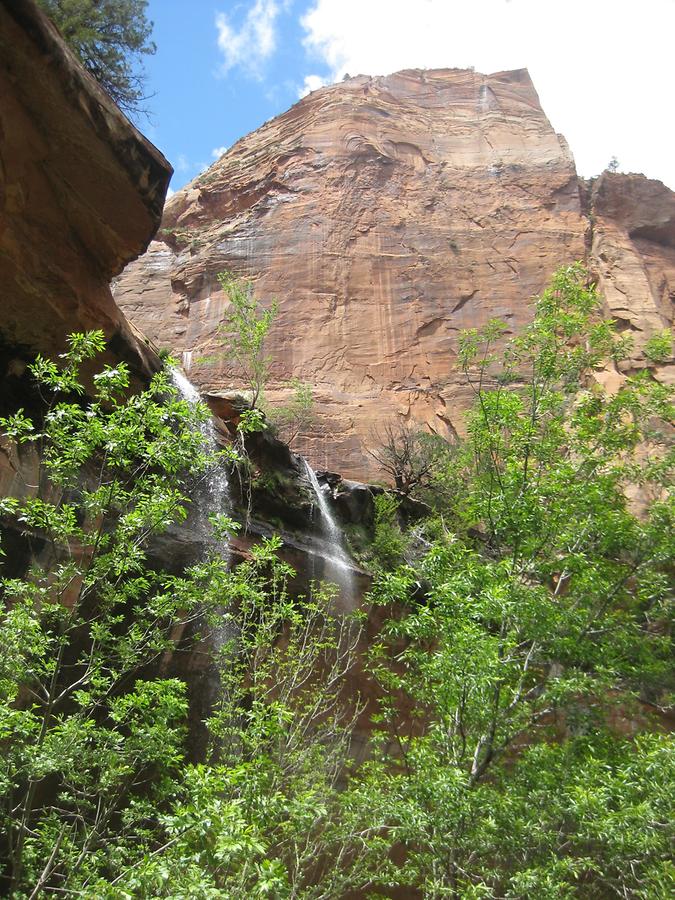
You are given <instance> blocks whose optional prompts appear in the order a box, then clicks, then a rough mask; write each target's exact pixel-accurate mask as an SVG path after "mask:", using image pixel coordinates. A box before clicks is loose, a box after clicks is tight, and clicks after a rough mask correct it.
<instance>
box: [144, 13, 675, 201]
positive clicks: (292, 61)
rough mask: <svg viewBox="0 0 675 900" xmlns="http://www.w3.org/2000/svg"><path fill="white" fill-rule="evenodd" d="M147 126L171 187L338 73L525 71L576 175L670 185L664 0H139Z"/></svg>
mask: <svg viewBox="0 0 675 900" xmlns="http://www.w3.org/2000/svg"><path fill="white" fill-rule="evenodd" d="M148 9H149V16H150V18H151V19H152V20H153V21H154V23H155V29H154V35H153V37H154V40H155V42H156V44H157V53H156V55H155V56H153V57H149V58H148V59H147V61H146V72H147V75H148V92H149V93H150V94H154V96H152V97H151V99H150V100H149V101H148V104H147V105H148V108H149V110H150V113H151V120H150V123H149V124H148V123H147V122H141V127H142V130H143V131H144V132H145V133H146V134H147V135H148V137H149V138H150V140H152V141H153V142H154V143H155V144H156V145H157V146H158V147H159V148H160V150H162V152H163V153H164V154H165V155H166V156H167V158H168V159H169V161H170V162H171V163H172V165H173V166H174V168H175V170H176V171H175V174H174V177H173V180H172V183H171V188H172V189H173V190H176V189H178V188H180V187H182V186H183V185H184V184H186V183H187V182H188V181H190V180H191V179H192V178H194V177H195V176H196V175H197V174H198V173H199V172H200V171H201V170H202V169H203V168H205V167H206V166H208V165H210V164H211V163H212V162H213V161H214V158H216V156H217V155H218V153H219V152H220V151H221V150H222V148H227V147H229V146H230V145H231V144H233V143H234V142H235V141H236V140H237V139H238V138H240V137H242V136H243V135H244V134H247V133H248V132H249V131H251V130H253V129H255V128H257V127H258V126H259V125H261V124H262V123H263V122H264V121H265V120H266V119H269V118H270V117H272V116H275V115H277V114H279V113H281V112H283V111H284V110H285V109H287V108H288V107H289V106H291V105H292V104H293V103H295V102H296V101H297V100H298V98H299V97H300V95H301V94H302V92H303V90H306V89H307V88H308V87H312V88H314V87H318V86H320V85H321V84H327V83H331V82H333V81H338V80H340V79H341V78H342V77H343V76H344V75H345V73H349V74H351V75H356V74H359V73H365V74H369V75H382V74H388V73H389V72H393V71H396V70H397V69H403V68H416V67H421V68H423V67H427V68H435V67H444V66H448V67H469V66H474V67H475V68H476V70H477V71H480V72H495V71H499V70H501V69H509V68H520V67H523V66H526V67H527V68H529V70H530V74H531V75H532V78H533V80H534V83H535V86H536V88H537V90H538V92H539V96H540V98H541V101H542V105H543V107H544V110H545V112H546V113H547V115H548V117H549V119H550V120H551V122H552V124H553V126H554V127H555V128H556V130H557V131H559V132H561V133H562V134H564V135H565V137H566V138H567V139H568V141H569V144H570V146H571V149H572V152H573V153H574V155H575V158H576V162H577V168H578V169H579V171H580V173H581V174H582V175H584V176H587V177H588V176H591V175H595V174H597V173H598V172H599V171H601V170H602V169H603V168H604V166H605V165H606V164H607V163H608V162H609V160H610V158H611V157H612V156H616V157H617V158H618V160H619V163H620V170H621V171H626V172H643V173H644V174H646V175H647V176H649V177H651V178H659V179H661V180H662V181H665V183H666V184H668V185H669V186H670V187H671V188H674V189H675V153H673V149H672V148H673V146H674V145H675V117H673V111H672V88H673V75H672V36H673V34H675V0H641V3H639V4H637V3H635V2H634V0H238V2H233V0H150V2H149V7H148Z"/></svg>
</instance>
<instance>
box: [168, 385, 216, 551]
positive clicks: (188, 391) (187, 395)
mask: <svg viewBox="0 0 675 900" xmlns="http://www.w3.org/2000/svg"><path fill="white" fill-rule="evenodd" d="M171 380H172V381H173V383H174V385H175V387H176V388H177V389H178V391H179V392H180V394H181V396H182V397H183V399H184V400H187V402H188V403H189V404H190V405H191V406H196V404H197V403H201V402H202V400H201V395H200V393H199V391H198V390H197V388H196V387H195V386H194V384H192V382H191V381H189V380H188V379H187V378H186V377H185V375H184V374H183V373H182V372H181V371H180V369H176V368H172V369H171ZM199 430H200V431H201V433H202V435H203V436H204V438H205V443H206V445H207V449H208V450H209V451H211V452H212V453H217V452H218V449H219V448H218V439H217V436H216V428H215V425H214V424H213V419H212V418H211V416H209V418H208V419H207V420H206V421H205V422H202V423H201V424H200V425H199ZM195 507H196V509H197V515H198V516H199V519H198V530H199V532H200V534H201V536H202V537H203V538H204V540H205V542H206V543H209V544H211V545H212V546H213V545H214V543H215V546H216V549H217V550H218V551H219V552H220V553H221V554H222V555H223V556H225V557H226V558H227V557H229V555H230V551H229V546H228V543H227V541H226V540H222V541H214V538H213V534H212V532H211V528H210V526H209V522H208V516H209V515H210V514H211V513H220V512H224V513H229V512H230V509H231V504H230V485H229V482H228V479H227V472H226V471H225V466H224V465H223V464H222V463H216V464H215V465H213V466H212V467H211V469H210V470H209V471H208V472H207V474H206V481H205V485H204V487H203V488H202V487H200V488H199V489H198V491H197V496H196V497H195Z"/></svg>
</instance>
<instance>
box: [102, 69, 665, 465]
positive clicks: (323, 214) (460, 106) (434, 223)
mask: <svg viewBox="0 0 675 900" xmlns="http://www.w3.org/2000/svg"><path fill="white" fill-rule="evenodd" d="M619 177H620V176H614V179H616V178H619ZM614 179H612V181H611V182H608V184H607V188H606V190H604V189H603V190H604V192H603V190H601V189H600V188H598V189H596V190H594V191H593V194H592V197H591V196H590V192H589V191H585V192H582V194H581V195H580V190H579V181H578V178H577V174H576V171H575V167H574V162H573V159H572V157H571V154H570V152H569V149H568V147H567V144H566V143H565V141H564V139H563V138H562V137H560V136H559V135H557V134H556V133H555V132H554V131H553V129H552V128H551V125H550V123H549V122H548V120H547V118H546V116H545V115H544V113H543V112H542V109H541V107H540V104H539V100H538V97H537V94H536V92H535V90H534V87H533V85H532V82H531V81H530V78H529V75H528V74H527V72H526V71H522V70H521V71H515V72H503V73H497V74H495V75H489V76H485V75H480V74H477V73H474V72H469V71H461V70H439V71H406V72H399V73H397V74H395V75H391V76H388V77H383V78H366V77H358V78H353V79H350V80H348V81H346V82H343V83H341V84H339V85H334V86H332V87H328V88H325V89H322V90H320V91H317V92H315V93H313V94H311V95H310V96H308V97H306V98H305V99H304V100H302V101H300V102H299V103H298V104H296V105H295V106H294V107H292V108H291V109H290V110H288V112H286V113H284V114H283V115H281V116H279V117H278V118H276V119H274V120H272V121H270V122H268V123H266V124H265V125H264V126H262V127H261V128H260V129H258V131H256V132H254V133H252V134H250V135H248V136H247V137H245V138H244V139H242V140H241V141H239V142H238V143H237V144H236V145H235V146H234V147H232V148H231V149H230V151H229V152H228V153H227V154H225V156H223V157H222V158H221V159H220V160H219V161H218V162H217V163H216V164H215V165H213V166H212V167H211V168H210V169H209V170H208V172H206V173H205V174H204V175H202V176H201V177H200V178H198V179H197V180H196V181H195V182H193V183H192V184H191V185H190V186H188V187H187V188H186V189H184V190H183V191H181V192H179V193H178V194H176V196H175V197H174V198H172V200H171V201H170V203H169V204H168V206H167V207H166V209H165V213H164V219H163V228H162V230H161V231H160V235H159V238H160V239H159V240H157V241H155V242H154V243H153V244H152V245H151V246H150V249H149V250H148V252H147V253H146V255H145V256H144V257H142V258H141V259H140V260H139V261H137V262H136V263H134V264H132V266H131V267H129V268H128V269H127V270H126V271H125V273H124V274H123V276H122V277H121V279H120V280H119V282H118V284H117V286H116V291H115V297H116V300H117V302H118V303H119V305H120V306H121V308H122V309H123V310H124V312H125V313H126V315H127V316H128V317H129V318H130V319H131V320H132V321H134V322H135V323H136V324H137V325H139V326H140V328H141V329H142V330H143V331H144V332H145V333H146V334H148V335H149V336H150V337H151V338H152V339H153V340H155V341H156V342H157V343H158V344H160V345H163V346H166V347H168V348H170V349H172V350H173V351H174V353H177V354H178V355H180V354H181V353H182V354H184V360H185V363H186V365H190V364H191V365H190V377H191V378H192V379H193V380H194V381H195V383H197V384H198V385H199V386H200V387H202V388H203V389H207V390H209V389H210V390H223V389H229V388H231V387H236V386H237V381H236V377H235V373H234V372H233V370H232V369H231V368H228V366H227V364H225V363H218V364H213V363H205V362H203V361H201V360H200V358H201V357H205V356H208V355H209V354H213V353H214V350H216V349H217V347H218V338H217V335H216V329H217V326H218V324H219V322H220V321H221V320H222V318H223V314H224V311H225V309H226V306H227V298H226V296H225V295H224V294H223V292H222V291H221V290H220V288H219V286H218V282H217V279H216V274H217V273H218V272H220V271H222V270H224V269H229V270H232V271H234V272H235V273H237V274H239V275H243V276H249V277H252V278H253V279H254V280H255V287H256V293H257V295H258V296H259V297H260V298H261V299H263V300H265V299H271V298H272V297H277V298H278V300H279V304H280V312H279V315H278V318H277V320H276V322H275V325H274V329H273V333H272V335H271V340H270V352H271V354H272V356H273V358H274V360H275V368H274V379H273V382H272V384H271V385H270V387H269V389H268V397H269V399H270V400H271V401H272V402H275V401H279V400H283V398H284V396H286V395H287V394H288V387H287V382H288V380H289V379H290V378H298V379H300V380H302V381H305V382H308V383H310V384H311V385H312V386H313V389H314V394H315V398H316V411H317V422H316V423H315V425H313V426H312V427H311V428H309V429H308V430H307V431H306V433H304V434H303V435H301V436H300V440H299V442H298V447H299V449H300V450H301V451H302V452H304V453H305V454H306V455H307V456H308V457H309V459H310V460H311V461H312V462H313V464H314V465H315V466H317V467H327V468H330V469H333V470H336V471H340V472H341V473H343V474H345V475H347V476H350V477H361V478H363V477H368V476H370V477H373V476H375V475H376V474H377V472H376V470H375V468H374V463H373V461H372V459H370V457H369V456H368V454H367V452H366V450H367V448H368V446H373V445H375V444H376V443H377V436H376V432H377V430H378V428H380V429H381V428H382V426H383V425H384V423H386V422H388V421H391V420H394V419H398V418H401V419H405V420H409V419H413V420H415V421H417V422H419V423H424V424H426V425H428V426H429V427H430V428H431V429H433V430H434V431H437V432H438V433H440V434H442V435H445V436H447V435H449V434H452V433H453V431H454V430H461V427H462V413H463V410H464V409H465V408H466V406H467V405H468V403H469V402H470V391H469V388H468V387H467V385H466V384H465V383H464V381H463V379H462V377H461V374H460V373H458V371H457V368H456V350H457V336H458V333H459V331H460V330H462V329H464V328H468V327H475V326H480V325H481V324H483V323H484V322H486V321H487V320H488V319H490V318H492V317H494V316H499V317H500V318H502V319H505V320H506V321H507V322H508V323H509V325H510V327H511V329H512V330H513V331H516V330H517V329H519V328H520V327H521V326H522V325H523V323H524V322H525V321H527V319H528V318H529V316H530V314H531V307H530V305H529V303H528V300H529V298H530V297H532V295H534V294H536V293H538V292H539V291H540V290H541V288H542V287H543V286H544V285H545V284H546V282H547V280H548V278H549V277H550V275H551V273H552V272H553V271H554V270H555V269H556V268H557V267H558V266H559V265H561V264H563V263H567V262H571V261H573V260H575V259H579V258H582V257H584V256H585V254H586V252H587V248H590V245H591V242H592V243H593V248H594V253H595V254H597V256H598V258H599V259H600V258H602V260H603V264H602V273H601V274H602V284H603V287H604V288H605V289H606V290H607V292H608V294H610V293H611V292H612V291H615V292H618V294H621V291H622V290H623V288H624V285H623V284H622V283H621V278H622V277H623V275H622V274H621V273H622V272H623V268H624V266H625V264H626V261H628V260H630V265H631V266H633V267H637V268H640V267H641V266H642V267H643V268H644V266H643V257H644V253H643V250H642V249H640V248H637V249H636V244H635V241H636V240H637V238H636V233H635V228H637V229H638V231H639V230H640V229H642V230H641V231H640V235H641V236H640V238H639V240H640V241H642V242H643V243H645V242H646V244H649V246H650V247H651V246H652V245H653V244H654V240H655V232H653V230H650V229H652V224H651V223H652V217H651V212H650V211H649V210H650V209H651V207H652V205H653V204H652V201H651V200H649V199H648V198H647V197H646V196H645V198H644V204H643V205H645V207H646V219H645V222H643V220H642V218H640V205H641V202H642V201H640V200H639V199H637V198H636V199H635V203H633V207H632V211H631V212H628V206H630V203H629V202H628V199H627V198H624V199H622V200H620V201H619V200H616V202H615V201H614V200H612V199H611V198H612V197H614V195H615V193H616V192H615V190H614V184H618V182H615V180H614ZM642 182H644V179H642V180H641V182H640V183H642ZM636 190H637V193H638V194H640V191H641V190H642V188H639V187H638V188H637V189H636ZM655 190H656V192H657V193H659V191H661V192H663V191H665V189H663V186H660V188H657V189H655ZM659 196H660V194H659ZM582 198H583V200H584V203H585V205H586V207H589V205H590V204H594V205H595V206H597V215H596V226H595V230H593V229H592V227H591V223H592V218H593V217H592V216H591V215H590V214H589V210H588V208H586V209H585V210H582ZM615 199H616V198H615ZM616 203H618V205H619V206H620V207H621V209H624V211H625V216H624V219H621V217H620V216H617V213H616V211H615V209H614V206H616ZM664 203H665V206H664V214H663V216H662V218H663V219H664V221H665V220H666V219H667V220H668V221H669V222H670V221H671V220H670V219H669V218H668V216H669V215H670V212H669V210H670V209H671V207H670V206H668V202H666V201H664ZM612 204H614V206H613V205H612ZM638 221H639V222H640V223H642V224H636V223H638ZM659 221H660V220H659ZM645 223H646V225H645ZM671 225H672V223H671ZM645 227H646V229H647V230H646V231H645ZM659 227H660V226H659ZM668 227H671V226H664V228H665V231H666V232H667V233H668V234H670V232H668ZM631 229H632V230H631ZM671 231H672V228H671ZM664 233H665V232H664ZM671 237H672V235H671ZM662 239H663V234H662V232H661V231H659V232H658V240H659V241H660V243H658V242H657V246H658V250H656V251H655V253H656V256H657V257H658V260H657V261H656V262H655V264H654V267H653V269H654V274H653V275H645V281H644V292H643V294H641V295H640V296H641V299H640V301H639V317H640V320H641V322H642V323H643V324H645V323H646V322H647V319H648V320H649V327H650V328H651V327H652V326H653V325H655V324H656V323H657V321H660V319H661V317H662V315H663V309H662V305H663V303H665V300H663V298H664V297H665V294H667V292H668V290H669V288H668V287H667V286H666V287H664V278H665V280H666V282H667V283H668V284H672V270H671V269H668V272H667V273H666V272H665V269H663V267H662V265H661V262H662V259H661V257H662V249H663V240H662ZM603 254H604V256H603ZM631 278H632V276H631ZM668 279H670V281H669V280H668ZM656 282H658V285H656ZM655 285H656V286H655ZM631 290H632V288H630V289H629V293H630V291H631ZM654 290H656V291H657V293H658V294H659V297H660V298H661V299H660V300H659V301H658V304H656V303H655V300H654V296H655V295H654ZM612 296H613V297H614V300H613V301H612V303H613V305H612V303H610V306H612V308H613V309H614V308H615V307H617V304H620V301H619V300H618V299H617V298H618V295H616V296H615V295H614V294H613V295H612ZM662 301H663V303H662ZM623 305H624V306H626V307H628V308H629V309H628V311H627V312H626V313H625V316H627V317H628V318H629V319H630V318H631V317H632V316H633V312H634V311H635V309H636V308H637V307H635V304H634V302H633V299H632V298H631V297H628V299H627V300H626V301H625V303H624V304H623ZM657 307H658V308H657ZM622 315H623V314H622ZM640 327H642V326H640Z"/></svg>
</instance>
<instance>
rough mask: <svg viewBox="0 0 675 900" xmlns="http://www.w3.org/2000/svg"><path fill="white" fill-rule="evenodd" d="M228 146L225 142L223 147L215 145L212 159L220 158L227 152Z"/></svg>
mask: <svg viewBox="0 0 675 900" xmlns="http://www.w3.org/2000/svg"><path fill="white" fill-rule="evenodd" d="M227 150H228V148H227V147H226V146H225V145H224V144H223V146H222V147H214V148H213V150H212V151H211V157H212V159H220V157H221V156H222V155H223V153H227Z"/></svg>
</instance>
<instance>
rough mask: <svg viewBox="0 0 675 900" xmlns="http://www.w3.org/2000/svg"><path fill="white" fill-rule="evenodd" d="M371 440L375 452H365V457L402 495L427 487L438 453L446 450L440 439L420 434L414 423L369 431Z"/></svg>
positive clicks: (399, 423) (393, 424)
mask: <svg viewBox="0 0 675 900" xmlns="http://www.w3.org/2000/svg"><path fill="white" fill-rule="evenodd" d="M372 437H373V441H374V442H375V443H376V444H377V449H376V450H368V451H367V452H368V454H369V455H370V456H372V458H373V459H374V460H376V461H377V462H378V463H379V464H380V466H381V467H382V469H383V470H384V471H385V472H386V473H387V475H389V476H390V477H391V478H392V479H393V482H394V486H395V487H396V489H397V490H399V491H401V493H403V494H406V495H407V494H410V493H412V491H413V490H414V489H415V488H417V487H423V486H425V485H427V484H429V482H430V481H431V477H432V474H433V469H434V466H435V464H436V462H437V461H438V459H439V456H440V453H441V452H442V450H444V449H447V444H446V442H445V441H444V440H443V438H441V437H440V436H439V435H437V434H432V433H431V432H429V431H424V430H423V429H422V428H420V427H419V426H418V425H417V423H414V424H409V423H407V422H400V421H394V422H387V423H386V424H385V426H384V428H383V429H381V430H375V431H373V432H372Z"/></svg>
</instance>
